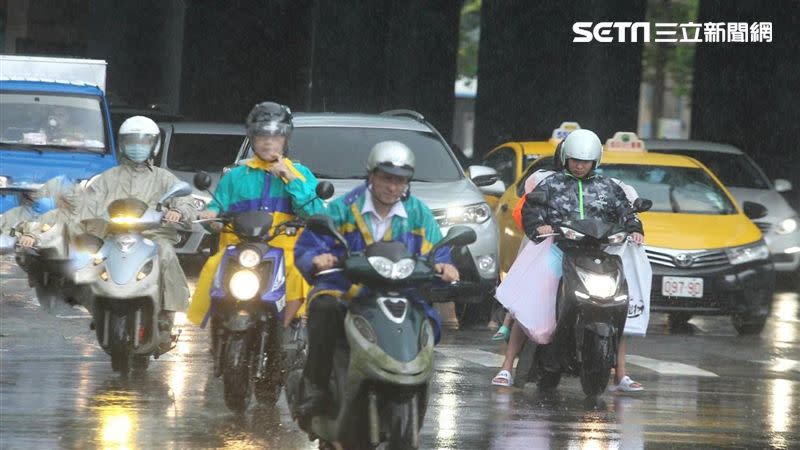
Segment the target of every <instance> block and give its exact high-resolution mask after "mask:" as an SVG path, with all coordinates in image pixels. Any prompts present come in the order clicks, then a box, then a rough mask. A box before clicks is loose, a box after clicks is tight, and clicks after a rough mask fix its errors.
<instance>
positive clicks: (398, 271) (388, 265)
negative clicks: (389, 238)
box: [367, 256, 416, 280]
mask: <svg viewBox="0 0 800 450" xmlns="http://www.w3.org/2000/svg"><path fill="white" fill-rule="evenodd" d="M367 260H368V261H369V263H370V265H371V266H372V268H373V269H375V271H376V272H378V273H379V274H380V275H381V276H382V277H384V278H389V279H390V280H402V279H404V278H408V276H409V275H411V273H412V272H414V266H415V265H416V263H415V262H414V260H413V259H411V258H403V259H401V260H400V261H397V262H392V261H391V260H390V259H389V258H384V257H383V256H370V257H369V258H367Z"/></svg>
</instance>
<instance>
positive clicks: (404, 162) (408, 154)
mask: <svg viewBox="0 0 800 450" xmlns="http://www.w3.org/2000/svg"><path fill="white" fill-rule="evenodd" d="M375 170H380V171H382V172H386V173H390V174H392V175H398V176H401V177H406V178H411V177H412V176H413V175H414V153H413V152H412V151H411V149H410V148H408V146H407V145H406V144H403V143H402V142H398V141H382V142H378V143H377V144H375V145H374V146H373V147H372V150H371V151H370V152H369V157H368V158H367V172H369V173H372V172H373V171H375Z"/></svg>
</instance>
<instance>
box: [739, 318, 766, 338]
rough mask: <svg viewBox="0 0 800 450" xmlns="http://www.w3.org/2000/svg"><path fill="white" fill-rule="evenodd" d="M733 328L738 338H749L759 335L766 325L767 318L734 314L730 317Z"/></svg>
mask: <svg viewBox="0 0 800 450" xmlns="http://www.w3.org/2000/svg"><path fill="white" fill-rule="evenodd" d="M731 322H733V327H734V328H736V332H737V333H739V336H749V335H754V334H759V333H761V330H763V329H764V325H765V324H766V323H767V316H755V317H754V316H751V315H748V314H734V315H732V316H731Z"/></svg>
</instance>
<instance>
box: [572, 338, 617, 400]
mask: <svg viewBox="0 0 800 450" xmlns="http://www.w3.org/2000/svg"><path fill="white" fill-rule="evenodd" d="M611 342H612V339H611V338H609V337H604V336H600V335H598V334H595V333H593V332H591V331H588V330H587V331H585V333H584V336H583V351H582V356H583V358H582V361H581V370H580V377H581V387H582V388H583V393H584V394H586V396H587V397H593V396H597V395H600V394H601V393H602V392H603V391H605V390H606V386H608V378H609V376H610V373H611V365H612V364H613V362H614V353H615V349H614V348H613V345H612V343H611Z"/></svg>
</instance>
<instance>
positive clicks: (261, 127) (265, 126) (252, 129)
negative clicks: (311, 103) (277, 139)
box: [245, 102, 293, 139]
mask: <svg viewBox="0 0 800 450" xmlns="http://www.w3.org/2000/svg"><path fill="white" fill-rule="evenodd" d="M245 125H246V127H247V135H248V136H249V137H250V139H253V138H254V137H255V136H284V137H286V139H289V136H291V134H292V128H293V125H292V111H291V110H290V109H289V107H288V106H284V105H281V104H279V103H275V102H261V103H259V104H257V105H256V106H254V107H253V109H252V110H250V114H248V115H247V121H246V122H245Z"/></svg>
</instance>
